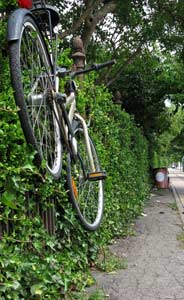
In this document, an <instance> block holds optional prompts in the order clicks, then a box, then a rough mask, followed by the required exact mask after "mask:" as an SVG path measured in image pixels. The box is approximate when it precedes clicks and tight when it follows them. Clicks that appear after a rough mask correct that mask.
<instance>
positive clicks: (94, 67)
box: [70, 59, 116, 77]
mask: <svg viewBox="0 0 184 300" xmlns="http://www.w3.org/2000/svg"><path fill="white" fill-rule="evenodd" d="M115 63H116V60H115V59H113V60H110V61H107V62H105V63H102V64H93V65H92V66H91V67H89V68H88V69H85V70H81V71H76V72H72V73H71V74H70V76H71V77H75V76H77V75H80V74H86V73H89V72H91V71H99V70H101V69H102V68H105V67H108V66H112V65H114V64H115Z"/></svg>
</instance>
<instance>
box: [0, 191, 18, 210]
mask: <svg viewBox="0 0 184 300" xmlns="http://www.w3.org/2000/svg"><path fill="white" fill-rule="evenodd" d="M15 199H16V195H15V194H14V193H11V192H8V191H5V192H4V193H3V195H2V197H1V201H2V202H3V203H4V204H5V205H6V206H8V207H9V208H11V209H16V208H17V205H16V204H15Z"/></svg>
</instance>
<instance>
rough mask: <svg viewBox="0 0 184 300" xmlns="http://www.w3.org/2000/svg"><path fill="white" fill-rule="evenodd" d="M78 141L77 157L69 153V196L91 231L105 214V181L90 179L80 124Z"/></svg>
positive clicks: (76, 131)
mask: <svg viewBox="0 0 184 300" xmlns="http://www.w3.org/2000/svg"><path fill="white" fill-rule="evenodd" d="M74 136H75V139H76V141H77V149H78V150H77V152H78V153H77V158H76V159H72V157H71V155H70V154H68V159H67V182H68V186H69V196H70V199H71V201H72V204H73V206H74V207H75V209H76V212H77V215H78V217H79V219H80V221H81V223H82V225H83V226H84V227H85V228H86V229H87V230H90V231H94V230H96V229H97V228H98V227H99V225H100V223H101V219H102V216H103V206H104V192H103V181H102V180H97V181H90V180H89V179H88V177H87V174H88V173H90V164H89V158H88V155H87V150H86V143H85V138H84V132H83V129H82V128H81V127H80V126H79V127H77V129H76V130H75V132H74ZM89 141H90V147H91V151H92V155H93V160H94V164H95V169H96V171H99V170H100V164H99V159H98V156H97V152H96V149H95V146H94V144H93V141H92V140H91V138H89Z"/></svg>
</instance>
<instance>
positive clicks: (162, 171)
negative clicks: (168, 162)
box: [154, 168, 169, 189]
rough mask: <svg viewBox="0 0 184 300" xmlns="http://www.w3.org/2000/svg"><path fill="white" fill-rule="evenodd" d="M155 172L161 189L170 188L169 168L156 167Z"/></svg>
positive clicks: (156, 182)
mask: <svg viewBox="0 0 184 300" xmlns="http://www.w3.org/2000/svg"><path fill="white" fill-rule="evenodd" d="M154 174H155V185H156V187H158V188H160V189H168V188H169V176H168V174H169V172H168V169H167V168H157V169H154Z"/></svg>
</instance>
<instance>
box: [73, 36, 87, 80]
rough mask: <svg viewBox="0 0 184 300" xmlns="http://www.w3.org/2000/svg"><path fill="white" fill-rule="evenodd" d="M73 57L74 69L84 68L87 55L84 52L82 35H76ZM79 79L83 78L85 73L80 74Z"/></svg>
mask: <svg viewBox="0 0 184 300" xmlns="http://www.w3.org/2000/svg"><path fill="white" fill-rule="evenodd" d="M72 59H73V62H74V65H73V69H74V71H81V70H84V67H85V59H86V56H85V53H84V46H83V42H82V40H81V38H80V37H75V38H74V39H73V54H72ZM78 79H80V80H83V74H81V75H78Z"/></svg>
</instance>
